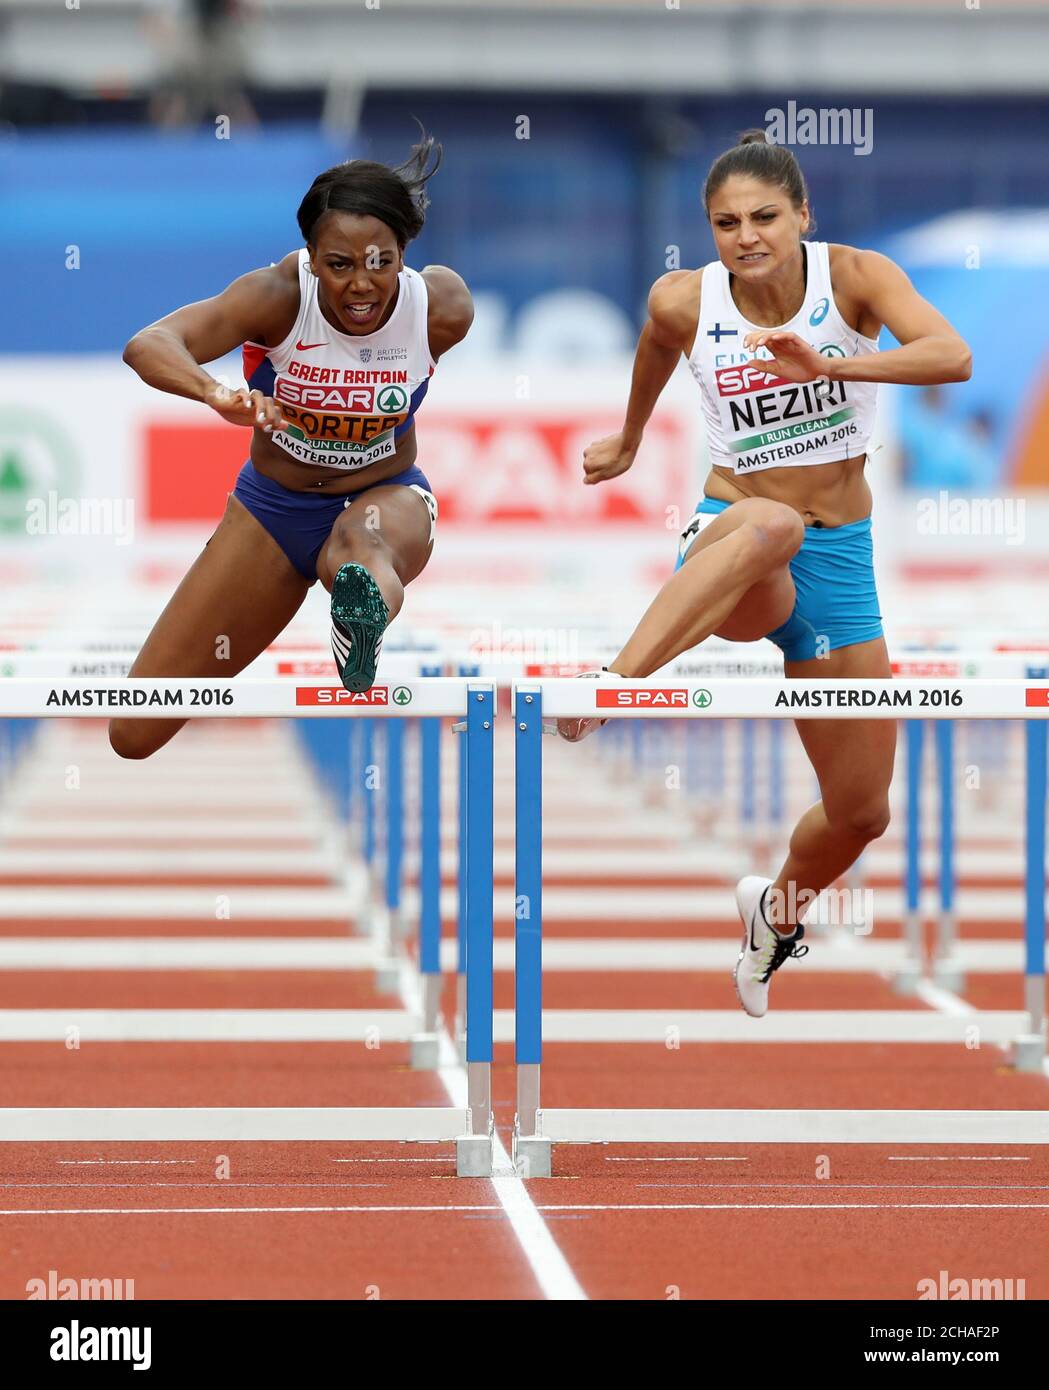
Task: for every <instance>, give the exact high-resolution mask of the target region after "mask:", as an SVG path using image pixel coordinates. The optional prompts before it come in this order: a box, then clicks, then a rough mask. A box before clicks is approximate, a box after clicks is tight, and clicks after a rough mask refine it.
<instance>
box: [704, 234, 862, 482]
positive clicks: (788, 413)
mask: <svg viewBox="0 0 1049 1390" xmlns="http://www.w3.org/2000/svg"><path fill="white" fill-rule="evenodd" d="M802 246H803V247H804V249H805V255H806V285H805V300H804V303H803V304H802V306H801V308H800V309H799V310H798V312H797V313H796V314H795V315H794V317H793V318H792V319H791V320H790V321H789V322H788V323H784V324H780V325H778V328H779V330H780V331H782V332H785V333H786V332H789V333H796V334H797V336H798V337H799V338H803V339H804V340H805V341H806V342H808V343H811V344H812V346H813V347H814V348H815V349H816V351H817V352H821V353H822V354H823V355H824V356H825V357H863V356H866V355H868V354H870V353H874V352H877V351H878V343H877V340H876V339H874V338H865V337H864V336H863V334H862V333H857V332H856V330H855V329H854V328H850V327H849V325H848V324H847V323H846V322H845V320H844V319H843V318H842V317H841V315H840V314H839V313H838V309H837V305H836V304H835V303H834V291H833V289H832V287H831V282H830V256H829V252H828V249H827V243H826V242H825V241H814V242H803V243H802ZM751 331H756V332H761V331H762V325H760V324H755V323H751V322H749V320H747V319H745V318H744V317H743V316H742V314H741V313H740V311H739V310H738V309H737V308H736V304H735V301H734V300H733V298H732V293H731V290H730V287H729V272H728V269H727V268H726V267H725V266H724V265H723V264H722V263H721V261H712V262H711V264H710V265H708V266H705V267H704V269H703V279H702V285H701V290H700V307H699V326H698V328H697V331H696V341H695V345H694V346H693V349H692V354H691V356H690V357H689V359H688V365H689V368H690V369H691V372H692V375H693V376H694V377H695V378H696V381H697V382H698V383H699V386H700V389H701V391H702V393H703V414H704V418H705V420H706V426H707V443H708V447H709V451H710V462H711V463H712V464H716V465H718V466H719V467H722V468H731V469H732V471H733V472H734V473H736V474H744V473H759V472H761V471H762V470H763V469H766V468H783V467H802V466H805V465H807V464H816V463H834V462H841V461H842V460H844V459H847V458H855V457H856V456H857V455H858V454H862V453H864V452H865V451H866V448H867V443H868V441H869V439H870V435H871V430H872V428H873V425H874V411H875V405H876V402H877V395H878V388H877V384H876V383H875V382H869V381H848V382H846V381H823V382H804V383H798V382H793V381H788V380H787V379H786V378H785V377H781V376H776V375H774V374H773V373H771V372H768V371H766V370H765V369H764V368H763V367H762V358H765V359H768V358H769V357H771V355H772V354H771V353H770V352H769V350H768V349H767V348H764V347H763V348H760V349H758V351H757V352H753V351H751V350H749V349H747V348H744V346H743V339H744V338H745V337H746V335H747V334H748V333H750V332H751ZM765 331H766V332H767V331H771V330H769V329H768V327H767V325H766V327H765Z"/></svg>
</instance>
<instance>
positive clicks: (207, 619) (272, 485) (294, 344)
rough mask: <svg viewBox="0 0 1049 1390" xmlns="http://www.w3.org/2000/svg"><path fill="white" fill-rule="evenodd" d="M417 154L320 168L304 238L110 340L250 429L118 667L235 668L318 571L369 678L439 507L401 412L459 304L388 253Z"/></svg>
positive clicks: (465, 324) (339, 660) (171, 724)
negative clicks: (130, 656) (230, 380)
mask: <svg viewBox="0 0 1049 1390" xmlns="http://www.w3.org/2000/svg"><path fill="white" fill-rule="evenodd" d="M433 148H434V147H433V141H432V140H424V141H423V142H422V143H421V144H420V145H417V146H416V147H415V149H414V150H413V151H412V156H411V158H410V159H409V160H408V162H407V163H406V164H404V165H402V166H401V167H400V168H398V169H388V168H387V167H386V166H385V165H383V164H374V163H371V162H369V161H364V160H351V161H349V162H348V163H345V164H339V165H336V166H335V167H334V168H332V169H328V170H327V171H326V172H325V173H323V174H320V175H318V177H317V178H316V179H315V180H314V181H313V184H312V186H311V187H310V189H309V191H308V193H307V194H306V196H305V198H304V199H303V201H302V204H301V206H300V208H299V213H298V221H299V228H300V231H301V232H302V238H303V241H304V242H305V248H304V249H300V250H297V251H292V252H291V253H290V254H289V255H287V256H285V257H284V259H283V260H282V261H280V263H279V264H277V265H273V266H270V267H268V268H267V269H264V270H255V271H252V272H251V273H250V274H248V275H244V276H242V277H241V278H240V279H239V280H235V281H234V282H233V284H232V285H230V286H229V288H228V289H226V290H224V291H223V292H222V293H221V294H219V295H217V296H216V297H215V298H214V299H206V300H203V301H201V302H200V303H199V304H190V305H187V306H186V307H185V308H183V309H178V310H176V311H175V313H173V314H169V315H168V316H167V318H163V319H161V320H159V322H157V323H155V324H152V325H150V326H149V327H148V328H144V329H143V330H142V331H141V332H140V333H137V334H136V335H135V337H134V338H132V340H131V342H130V343H129V344H128V346H127V348H126V349H125V352H124V360H125V361H126V362H127V363H128V364H129V365H130V366H131V367H133V368H134V370H135V371H136V372H138V374H139V376H141V377H142V379H143V380H144V381H146V382H148V383H149V384H150V385H151V386H156V387H157V388H158V389H159V390H161V391H170V392H172V393H173V394H174V395H178V396H188V397H189V398H190V399H191V400H196V401H200V402H201V403H202V404H204V405H207V406H210V407H211V409H212V410H214V411H216V412H217V413H218V414H219V415H220V416H221V417H222V418H223V419H224V420H228V421H229V422H230V423H231V424H235V425H246V426H251V427H252V437H251V451H250V458H249V460H248V462H246V463H245V465H244V467H243V468H242V469H241V472H240V476H239V477H238V479H237V484H236V488H235V490H234V492H233V493H232V494H231V495H230V499H229V502H228V504H227V506H226V512H225V515H224V516H223V518H222V521H221V522H220V524H219V527H218V530H217V531H216V532H215V534H214V535H213V536H212V537H211V540H210V541H209V542H208V544H207V546H206V548H205V549H204V551H203V552H202V554H201V555H200V556H199V557H198V558H197V560H196V561H195V563H194V564H193V566H192V568H191V569H190V570H189V573H188V574H187V575H186V577H185V579H183V581H182V583H181V584H180V585H179V587H178V589H177V590H176V592H175V594H174V596H173V597H172V599H171V601H170V602H169V603H168V605H167V607H166V608H165V609H164V611H163V613H162V614H161V615H160V617H159V618H158V620H157V622H156V624H155V626H154V628H153V630H152V632H151V633H150V635H149V637H148V638H147V640H146V643H145V645H144V646H143V648H142V650H141V652H140V653H139V655H138V657H137V658H136V660H135V663H134V665H133V666H132V668H131V672H130V674H131V675H133V676H186V677H197V676H199V677H207V676H218V675H221V676H232V675H236V673H237V672H238V671H241V670H243V668H244V667H245V666H247V665H248V664H249V663H250V662H252V661H254V660H255V658H256V657H257V656H258V655H259V654H260V653H261V652H263V651H265V649H266V648H267V647H268V646H269V644H270V643H271V642H272V641H273V640H274V638H275V637H277V636H278V635H279V633H280V632H281V631H283V629H284V628H285V627H286V626H287V624H288V623H289V622H290V620H291V619H292V617H293V616H294V615H295V613H296V611H297V610H298V608H299V606H300V605H301V603H302V601H303V599H304V598H305V597H306V593H307V591H308V589H309V587H310V585H311V584H313V583H315V582H316V580H317V579H320V581H321V582H322V584H324V586H325V588H327V589H329V590H330V592H331V596H332V604H331V615H332V648H333V652H334V655H335V661H336V666H337V669H338V672H339V676H340V678H341V679H342V681H343V684H344V685H346V687H347V688H348V689H350V690H356V691H362V690H366V689H367V688H368V687H369V686H370V685H371V684H372V682H373V680H374V679H375V665H376V661H377V659H378V654H379V647H380V645H381V642H382V635H383V632H384V630H385V628H386V626H387V624H388V623H389V622H390V621H391V620H392V619H393V617H395V616H396V614H397V612H398V611H399V610H400V607H401V604H402V602H403V600H404V588H405V585H406V584H408V583H409V582H410V581H411V580H413V579H414V578H415V577H416V576H417V575H418V574H419V573H420V572H421V571H422V569H423V567H424V566H425V565H426V563H427V561H428V559H429V557H430V551H431V547H432V544H433V535H434V523H435V521H436V518H437V502H436V499H435V498H434V496H433V493H432V492H431V490H430V485H429V483H428V482H427V480H426V478H425V476H424V474H423V473H422V472H421V471H420V469H419V468H418V466H417V465H416V441H415V419H414V417H415V412H416V410H417V409H418V407H419V405H420V404H421V402H422V399H423V397H424V395H425V394H426V389H427V386H428V384H429V378H430V374H431V373H432V371H433V369H434V365H435V363H436V361H437V359H438V358H439V357H440V356H441V355H442V353H445V352H447V351H448V350H449V348H452V347H454V346H455V344H456V343H458V342H459V341H460V340H461V339H462V338H463V337H465V335H466V332H467V329H468V328H469V326H470V322H471V319H472V317H473V308H472V304H471V300H470V293H469V291H468V290H467V288H466V286H465V285H464V284H463V282H462V280H461V279H460V278H459V276H458V275H456V273H455V271H453V270H449V269H448V268H447V267H446V266H427V267H426V269H425V270H423V271H422V272H421V273H420V274H417V273H416V272H415V271H413V270H408V269H407V268H406V267H405V264H404V251H405V247H406V246H407V244H408V242H410V241H411V240H412V239H413V238H414V237H416V236H418V234H419V232H420V231H421V230H422V225H423V217H424V211H425V208H426V205H427V200H426V194H425V185H426V181H427V179H428V178H429V177H430V176H431V174H432V173H433V172H434V169H435V168H436V165H434V168H430V167H428V166H429V164H430V159H431V155H432V153H433ZM437 154H438V162H439V151H437ZM241 346H243V349H244V375H245V380H246V381H247V383H248V386H247V389H241V390H239V391H231V390H229V389H227V388H226V387H224V386H222V385H221V384H220V383H219V382H217V381H215V380H214V379H213V378H212V377H211V376H209V375H208V373H207V372H206V371H204V370H203V368H202V367H201V366H200V363H202V362H212V361H214V360H215V359H216V358H220V357H222V356H223V355H224V354H225V353H228V352H230V351H232V350H233V349H234V348H239V347H241ZM362 499H363V500H362ZM220 638H225V641H224V642H220V640H219V639H220ZM179 728H181V722H176V721H173V720H160V719H132V718H128V719H115V720H113V721H112V723H111V725H110V740H111V742H112V744H113V747H114V748H115V749H116V751H117V752H118V753H120V754H121V755H122V756H123V757H128V758H143V757H148V756H149V754H150V753H153V752H155V751H156V749H157V748H159V747H161V746H162V745H163V744H164V743H166V742H167V741H168V739H170V738H171V737H172V736H173V734H175V733H176V732H177V730H178V729H179Z"/></svg>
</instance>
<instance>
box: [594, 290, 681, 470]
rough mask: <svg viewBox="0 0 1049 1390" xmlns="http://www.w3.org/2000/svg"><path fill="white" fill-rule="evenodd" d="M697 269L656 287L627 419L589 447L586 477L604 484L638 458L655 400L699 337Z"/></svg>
mask: <svg viewBox="0 0 1049 1390" xmlns="http://www.w3.org/2000/svg"><path fill="white" fill-rule="evenodd" d="M694 274H695V272H694V271H689V270H672V271H671V272H670V274H669V275H664V276H663V277H662V278H661V279H659V280H657V281H656V283H655V284H654V285H653V286H652V289H651V291H650V293H649V296H648V322H647V323H646V324H645V326H644V328H643V329H642V330H641V338H640V340H639V341H638V345H637V352H636V354H635V356H634V373H633V376H632V378H631V381H630V399H629V401H628V402H627V408H626V421H625V423H624V425H623V428H622V430H621V431H620V432H619V434H610V435H608V436H607V437H606V438H605V439H599V440H598V441H597V442H596V443H595V444H591V445H590V447H589V448H588V449H586V450H584V452H583V473H584V479H583V481H584V482H587V483H603V482H605V481H606V479H608V478H615V477H618V476H619V474H620V473H625V472H626V471H627V469H628V468H629V467H630V465H631V464H632V463H633V462H634V457H635V455H636V454H637V451H638V449H639V448H640V446H641V436H642V435H643V434H644V431H645V426H646V425H647V424H648V421H649V419H650V417H651V415H652V411H653V410H654V409H655V406H656V401H658V400H659V397H660V393H661V392H662V390H663V387H664V386H665V385H666V384H667V382H668V381H669V380H670V377H671V374H672V373H673V371H674V368H675V367H676V366H677V363H678V358H679V357H680V356H681V354H682V352H683V351H685V349H686V348H687V347H688V344H689V342H690V341H691V339H692V338H693V337H694V336H695V332H696V323H697V319H698V314H699V303H698V298H697V295H696V292H695V290H694V288H693V285H692V283H691V282H692V279H693V276H694Z"/></svg>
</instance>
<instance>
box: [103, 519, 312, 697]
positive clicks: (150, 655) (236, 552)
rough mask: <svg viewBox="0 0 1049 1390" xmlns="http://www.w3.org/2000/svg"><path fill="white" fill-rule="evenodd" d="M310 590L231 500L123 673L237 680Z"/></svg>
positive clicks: (264, 532)
mask: <svg viewBox="0 0 1049 1390" xmlns="http://www.w3.org/2000/svg"><path fill="white" fill-rule="evenodd" d="M308 590H309V585H308V584H307V582H306V580H305V579H303V577H302V575H301V574H299V572H298V570H296V568H295V567H294V565H293V564H292V563H291V561H290V560H289V559H288V557H287V556H286V555H285V554H284V552H283V550H281V548H280V546H279V545H278V544H277V542H276V541H275V540H274V539H273V537H272V536H271V535H270V534H269V532H268V531H267V530H266V529H265V528H264V527H263V526H262V525H261V524H260V523H259V522H258V521H257V520H256V519H255V517H253V516H252V515H251V513H250V512H249V511H248V510H247V509H246V508H245V507H244V506H243V505H242V504H241V503H240V502H238V501H237V499H236V498H235V497H230V499H229V501H228V503H227V504H226V511H225V514H224V515H223V518H222V520H221V521H220V522H219V525H218V527H217V529H216V531H215V533H214V535H213V536H212V537H211V539H210V541H208V543H207V545H206V546H205V548H204V549H203V550H202V551H201V553H200V555H198V556H197V558H196V560H195V561H194V562H193V564H192V566H191V567H190V569H189V571H188V572H187V574H186V576H185V578H184V579H183V580H182V582H181V584H179V586H178V588H177V589H176V590H175V592H174V594H172V596H171V598H170V600H169V601H168V604H167V606H166V607H165V609H164V611H163V612H162V613H161V615H160V617H159V618H158V619H157V621H156V623H155V624H154V626H153V630H152V631H151V632H150V634H149V636H148V637H147V638H146V641H145V643H144V645H143V647H142V650H141V651H140V652H139V654H138V656H137V657H136V658H135V662H134V665H133V666H132V668H131V671H130V673H129V674H130V675H132V676H156V677H160V676H172V677H175V676H187V677H188V676H221V675H226V676H233V675H236V674H237V672H238V671H242V670H243V669H244V667H245V666H247V665H249V664H250V663H251V662H252V661H254V660H255V658H256V657H257V656H258V655H259V654H260V653H261V652H263V651H265V650H266V648H267V647H268V646H269V644H270V643H271V642H272V641H273V639H274V638H275V637H277V636H278V635H279V634H280V633H281V632H283V630H284V628H285V627H287V625H288V623H289V622H290V621H291V619H292V618H293V617H294V616H295V614H296V613H297V612H298V610H299V608H300V606H301V605H302V601H303V599H304V598H305V597H306V594H307V592H308Z"/></svg>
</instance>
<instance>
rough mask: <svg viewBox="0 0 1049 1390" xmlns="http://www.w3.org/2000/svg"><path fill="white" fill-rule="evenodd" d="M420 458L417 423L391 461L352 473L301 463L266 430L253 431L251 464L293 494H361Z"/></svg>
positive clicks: (402, 440) (382, 461) (371, 465)
mask: <svg viewBox="0 0 1049 1390" xmlns="http://www.w3.org/2000/svg"><path fill="white" fill-rule="evenodd" d="M417 454H418V446H417V444H416V436H415V422H414V421H413V422H412V425H411V427H410V428H409V429H407V430H405V432H404V434H402V435H401V437H400V439H398V441H397V446H396V449H395V451H394V453H393V456H392V457H391V458H384V459H380V460H379V462H378V463H370V464H367V465H366V466H365V467H364V468H357V469H354V470H353V471H352V472H347V471H346V469H344V468H318V467H316V466H315V465H314V464H310V463H299V462H298V461H297V460H296V459H293V458H291V456H290V455H288V454H286V453H285V452H284V450H283V449H282V448H281V447H280V446H279V445H278V444H274V442H273V440H272V439H270V437H269V436H268V435H266V434H263V432H262V430H253V431H252V438H251V461H252V463H253V464H254V465H255V467H256V468H257V469H258V471H259V472H260V473H262V474H263V475H264V476H265V477H267V478H272V479H273V481H274V482H275V483H280V485H281V487H286V488H288V489H290V491H292V492H314V493H316V494H317V495H318V496H321V497H324V496H328V497H341V496H344V495H345V494H346V493H350V492H360V491H361V490H362V488H366V487H374V486H375V484H376V483H381V482H384V481H385V480H386V479H387V478H395V477H396V476H397V474H398V473H403V472H404V470H405V469H406V468H411V466H412V464H413V463H414V462H415V460H416V457H417Z"/></svg>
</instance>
